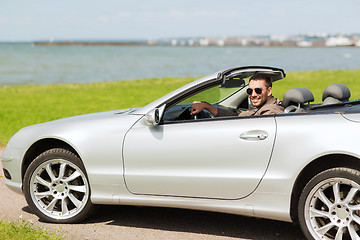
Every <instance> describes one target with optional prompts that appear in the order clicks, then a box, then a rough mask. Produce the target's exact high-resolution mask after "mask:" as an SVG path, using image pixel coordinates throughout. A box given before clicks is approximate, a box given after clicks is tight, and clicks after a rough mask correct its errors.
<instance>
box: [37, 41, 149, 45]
mask: <svg viewBox="0 0 360 240" xmlns="http://www.w3.org/2000/svg"><path fill="white" fill-rule="evenodd" d="M34 45H36V46H144V45H153V44H150V43H148V42H93V41H90V42H87V41H79V42H78V41H75V42H74V41H64V42H34Z"/></svg>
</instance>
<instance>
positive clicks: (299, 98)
mask: <svg viewBox="0 0 360 240" xmlns="http://www.w3.org/2000/svg"><path fill="white" fill-rule="evenodd" d="M313 101H314V95H313V94H312V92H311V91H310V90H309V89H307V88H305V87H297V88H292V89H290V90H288V91H287V92H286V93H285V94H284V98H283V106H284V107H285V108H286V107H287V106H289V105H292V104H300V105H304V103H309V102H313Z"/></svg>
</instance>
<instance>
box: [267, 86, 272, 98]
mask: <svg viewBox="0 0 360 240" xmlns="http://www.w3.org/2000/svg"><path fill="white" fill-rule="evenodd" d="M267 95H268V97H270V96H271V95H272V87H268V93H267Z"/></svg>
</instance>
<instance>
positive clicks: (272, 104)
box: [190, 73, 284, 117]
mask: <svg viewBox="0 0 360 240" xmlns="http://www.w3.org/2000/svg"><path fill="white" fill-rule="evenodd" d="M247 94H248V95H249V99H250V101H251V103H252V105H253V106H254V109H251V110H248V111H244V112H241V113H240V114H238V116H257V115H271V114H278V113H282V112H284V107H283V106H282V103H281V101H280V100H279V99H277V98H274V97H273V96H272V81H271V78H270V77H269V76H268V75H266V74H263V73H258V74H254V75H253V76H252V77H251V78H250V80H249V87H248V89H247ZM204 109H206V110H208V111H209V112H210V113H211V114H213V115H214V116H217V117H223V116H236V115H237V113H234V112H232V111H229V110H225V109H222V108H217V107H214V106H212V105H211V104H209V103H207V102H203V101H201V102H198V101H195V102H193V103H192V104H191V113H190V114H191V115H195V114H197V113H200V112H201V111H202V110H204Z"/></svg>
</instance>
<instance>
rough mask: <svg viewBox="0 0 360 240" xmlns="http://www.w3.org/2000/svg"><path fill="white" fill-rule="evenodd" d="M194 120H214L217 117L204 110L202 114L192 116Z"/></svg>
mask: <svg viewBox="0 0 360 240" xmlns="http://www.w3.org/2000/svg"><path fill="white" fill-rule="evenodd" d="M190 116H191V118H192V119H195V120H198V119H203V118H214V117H215V116H214V115H213V114H212V113H211V112H209V111H208V110H206V109H204V110H202V111H201V112H199V113H197V114H194V115H190Z"/></svg>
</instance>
